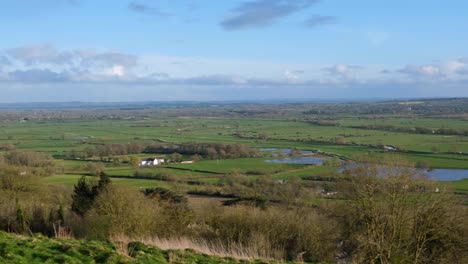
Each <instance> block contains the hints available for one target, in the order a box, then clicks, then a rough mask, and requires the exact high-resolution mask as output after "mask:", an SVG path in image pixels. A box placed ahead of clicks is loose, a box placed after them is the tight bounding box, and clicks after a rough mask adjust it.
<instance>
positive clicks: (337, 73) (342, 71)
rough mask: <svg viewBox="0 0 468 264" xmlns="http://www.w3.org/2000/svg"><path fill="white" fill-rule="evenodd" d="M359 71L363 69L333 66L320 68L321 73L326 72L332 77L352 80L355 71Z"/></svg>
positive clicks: (342, 65) (360, 67)
mask: <svg viewBox="0 0 468 264" xmlns="http://www.w3.org/2000/svg"><path fill="white" fill-rule="evenodd" d="M361 69H363V67H362V66H359V65H348V64H335V65H333V66H331V67H325V68H322V71H324V72H327V73H328V74H330V75H332V76H334V77H339V78H344V79H352V78H354V74H355V73H356V71H358V70H361Z"/></svg>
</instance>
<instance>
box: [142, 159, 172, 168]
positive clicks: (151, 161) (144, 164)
mask: <svg viewBox="0 0 468 264" xmlns="http://www.w3.org/2000/svg"><path fill="white" fill-rule="evenodd" d="M164 162H166V160H165V159H162V158H148V159H143V160H141V161H140V167H153V166H158V165H161V164H163V163H164Z"/></svg>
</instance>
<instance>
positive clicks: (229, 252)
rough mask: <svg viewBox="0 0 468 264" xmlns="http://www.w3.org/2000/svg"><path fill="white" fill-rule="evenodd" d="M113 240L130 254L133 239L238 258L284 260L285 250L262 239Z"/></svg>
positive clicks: (163, 246) (123, 251)
mask: <svg viewBox="0 0 468 264" xmlns="http://www.w3.org/2000/svg"><path fill="white" fill-rule="evenodd" d="M112 241H114V243H115V244H116V245H117V250H118V251H119V253H121V254H123V255H128V248H127V245H128V243H130V242H133V241H139V242H141V243H144V244H146V245H150V246H154V247H157V248H160V249H162V250H186V249H191V250H194V251H196V252H198V253H202V254H206V255H210V256H217V257H222V258H226V257H230V258H234V259H238V260H256V259H266V260H272V259H276V260H283V259H284V255H283V251H282V250H280V249H270V248H266V247H260V246H259V245H263V244H265V243H262V242H260V241H252V243H250V244H249V245H247V246H244V245H240V244H238V243H230V244H229V246H225V245H223V244H222V243H213V242H209V241H206V240H201V239H191V238H187V237H181V238H169V239H161V238H157V237H152V238H138V239H132V238H129V237H127V236H124V235H119V236H114V237H113V238H112Z"/></svg>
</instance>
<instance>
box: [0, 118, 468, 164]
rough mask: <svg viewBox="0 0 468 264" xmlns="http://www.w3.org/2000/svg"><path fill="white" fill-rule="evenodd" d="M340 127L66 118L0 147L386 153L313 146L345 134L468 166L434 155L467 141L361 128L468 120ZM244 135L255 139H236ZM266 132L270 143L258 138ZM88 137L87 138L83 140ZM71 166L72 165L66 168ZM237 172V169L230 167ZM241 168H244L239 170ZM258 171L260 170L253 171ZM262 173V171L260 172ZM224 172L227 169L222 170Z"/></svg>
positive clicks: (0, 132) (9, 133) (346, 122)
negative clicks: (208, 146)
mask: <svg viewBox="0 0 468 264" xmlns="http://www.w3.org/2000/svg"><path fill="white" fill-rule="evenodd" d="M336 121H337V122H340V124H342V126H341V127H330V126H320V125H315V124H311V123H307V122H299V121H297V122H296V121H293V120H284V119H264V118H232V119H231V118H229V119H228V118H149V119H145V120H138V121H135V120H62V121H60V122H59V121H44V122H26V123H8V124H5V125H3V126H1V127H0V144H6V143H10V144H15V145H16V147H17V148H18V149H25V150H31V151H45V152H49V153H51V154H54V155H60V154H61V153H63V152H64V151H67V150H71V149H83V148H85V147H86V146H89V145H92V144H105V143H127V142H132V141H136V142H157V141H159V140H163V141H165V142H171V143H182V142H219V143H244V144H248V145H250V146H253V147H274V146H279V147H299V148H302V149H311V150H317V149H318V150H322V151H326V152H331V153H335V154H339V155H344V156H347V157H350V156H353V155H360V154H365V153H377V154H381V152H382V151H381V150H377V149H374V148H369V147H366V146H356V145H354V146H352V145H334V144H332V143H323V144H321V143H311V142H314V141H317V140H321V141H332V140H333V139H334V138H335V137H337V136H344V137H345V139H346V141H347V142H355V143H357V144H376V143H377V142H379V141H382V142H383V143H384V144H387V145H395V146H399V147H404V148H405V149H407V150H412V151H420V152H426V153H425V154H422V155H420V154H403V156H405V157H408V158H409V159H410V160H413V161H418V160H426V161H428V162H429V163H430V164H431V165H432V166H433V167H437V168H468V156H467V155H457V154H450V155H449V154H431V153H430V152H431V151H432V149H433V147H436V148H438V149H439V151H440V152H450V151H455V150H456V151H462V152H468V137H465V136H444V135H419V134H411V133H400V132H389V131H381V130H368V129H356V128H351V127H349V126H352V125H362V124H376V125H384V124H385V125H395V126H401V127H415V126H423V127H431V128H434V129H437V128H455V129H460V130H463V129H468V122H467V121H466V120H461V119H450V118H445V119H441V118H407V117H405V118H401V117H392V116H390V115H388V116H383V117H382V116H378V117H376V118H375V119H371V118H365V119H364V118H358V117H356V116H350V117H337V119H336ZM237 132H241V133H243V134H244V135H245V136H247V137H251V138H237V137H235V136H234V134H235V133H237ZM261 133H266V134H267V136H268V138H269V139H268V140H266V141H265V140H258V139H256V138H255V137H258V136H259V135H260V134H261ZM83 137H85V138H86V139H83ZM65 166H68V165H65ZM231 168H232V166H231ZM240 169H241V170H242V169H243V168H240ZM254 169H255V168H254ZM260 169H261V168H260ZM222 172H223V173H224V172H226V170H223V169H222Z"/></svg>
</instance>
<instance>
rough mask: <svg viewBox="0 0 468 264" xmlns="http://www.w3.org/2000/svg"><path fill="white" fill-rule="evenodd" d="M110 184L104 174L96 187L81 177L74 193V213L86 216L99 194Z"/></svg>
mask: <svg viewBox="0 0 468 264" xmlns="http://www.w3.org/2000/svg"><path fill="white" fill-rule="evenodd" d="M110 182H111V181H110V178H109V176H107V175H105V174H103V173H101V176H100V178H99V181H98V184H97V185H95V186H92V185H91V184H90V183H89V182H87V181H86V178H85V177H84V176H83V177H81V178H80V179H79V180H78V183H77V184H76V185H75V188H74V191H73V192H74V193H73V195H72V200H73V202H72V206H71V209H72V211H73V212H75V213H77V214H78V215H80V216H84V214H85V213H86V212H87V211H88V210H89V209H91V206H92V205H93V202H94V200H95V199H96V197H97V196H98V195H99V193H100V192H102V190H104V189H105V188H106V187H107V185H108V184H110Z"/></svg>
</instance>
